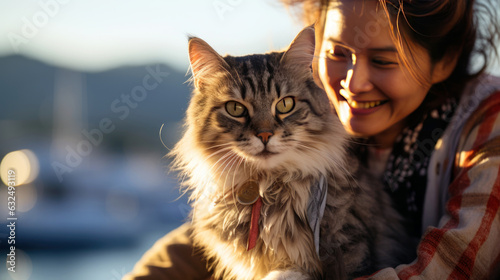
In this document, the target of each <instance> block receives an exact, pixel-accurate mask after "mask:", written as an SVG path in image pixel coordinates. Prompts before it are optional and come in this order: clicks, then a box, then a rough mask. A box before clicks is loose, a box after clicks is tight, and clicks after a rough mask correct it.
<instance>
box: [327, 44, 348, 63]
mask: <svg viewBox="0 0 500 280" xmlns="http://www.w3.org/2000/svg"><path fill="white" fill-rule="evenodd" d="M351 56H352V52H351V51H350V50H348V49H347V48H344V47H341V46H333V47H332V48H330V49H329V50H327V51H326V57H327V58H328V59H331V60H335V61H345V60H347V59H350V58H351Z"/></svg>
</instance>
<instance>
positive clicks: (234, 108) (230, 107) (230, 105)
mask: <svg viewBox="0 0 500 280" xmlns="http://www.w3.org/2000/svg"><path fill="white" fill-rule="evenodd" d="M226 112H227V113H228V114H229V115H231V116H233V117H235V118H239V117H243V115H245V113H246V112H247V108H246V107H245V106H243V104H241V103H240V102H236V101H228V102H226Z"/></svg>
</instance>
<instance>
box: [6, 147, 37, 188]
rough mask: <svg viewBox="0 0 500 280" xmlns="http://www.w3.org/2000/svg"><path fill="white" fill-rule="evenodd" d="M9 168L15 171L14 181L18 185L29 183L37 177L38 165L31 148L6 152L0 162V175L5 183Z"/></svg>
mask: <svg viewBox="0 0 500 280" xmlns="http://www.w3.org/2000/svg"><path fill="white" fill-rule="evenodd" d="M9 170H14V171H15V173H16V174H15V183H16V186H20V185H24V184H29V183H31V182H33V180H35V179H36V177H38V173H39V172H40V165H39V162H38V158H37V157H36V155H35V153H33V152H32V151H31V150H19V151H14V152H10V153H8V154H7V155H6V156H5V157H4V158H3V159H2V162H1V163H0V176H1V178H2V181H3V183H4V184H5V185H8V182H9V177H8V172H9Z"/></svg>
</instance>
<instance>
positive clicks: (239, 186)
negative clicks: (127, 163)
mask: <svg viewBox="0 0 500 280" xmlns="http://www.w3.org/2000/svg"><path fill="white" fill-rule="evenodd" d="M313 53H314V30H313V29H312V28H306V29H304V30H303V31H302V32H301V33H300V34H299V35H297V37H296V38H295V40H294V41H293V42H292V44H291V45H290V47H289V48H288V49H287V50H286V51H285V52H273V53H268V54H263V55H249V56H242V57H234V56H225V57H222V56H220V55H219V54H217V53H216V52H215V51H214V50H213V49H212V48H211V47H210V46H209V45H208V44H207V43H205V42H204V41H203V40H201V39H199V38H190V40H189V57H190V62H191V69H192V72H193V80H194V85H195V89H194V92H193V95H192V99H191V102H190V104H189V108H188V110H187V120H186V128H187V129H186V132H185V134H184V136H183V138H182V139H181V140H180V141H179V143H178V144H177V145H176V146H175V148H174V150H173V151H172V152H171V154H170V155H172V156H175V160H174V168H177V169H178V170H180V171H181V172H180V174H181V175H182V176H184V179H185V180H184V184H185V185H186V186H187V188H188V189H189V190H190V191H191V200H192V206H193V211H192V215H191V219H192V227H193V240H194V243H195V245H196V247H199V248H201V249H202V250H203V253H204V255H205V256H206V257H207V259H209V260H210V263H211V264H212V265H211V269H212V271H213V274H214V277H215V278H218V279H219V278H220V279H318V278H325V277H326V278H334V277H344V276H345V275H350V276H352V275H355V274H356V273H361V272H362V273H365V272H369V271H370V269H373V268H375V267H377V266H378V265H385V264H386V263H385V262H386V261H387V257H389V258H390V257H393V256H394V255H392V253H393V252H392V251H391V248H392V247H394V246H392V247H391V243H390V242H391V241H392V238H391V237H395V236H396V234H398V233H397V232H396V230H397V229H398V225H397V218H396V214H395V213H394V212H392V211H393V210H391V208H390V206H389V199H388V198H387V197H386V196H384V193H383V191H382V190H381V189H380V188H378V187H377V188H375V187H371V186H363V184H358V183H356V182H355V181H354V179H353V175H354V173H355V171H356V170H358V164H357V162H356V160H354V159H352V158H350V156H349V155H348V153H347V145H348V143H349V140H348V136H347V134H346V132H345V131H344V129H343V127H342V125H341V123H340V121H339V120H338V118H337V116H336V115H335V114H334V112H333V111H332V107H331V105H330V103H329V100H328V98H327V96H326V94H325V93H324V92H323V91H322V90H321V89H320V88H318V87H317V86H316V84H315V83H314V80H313V78H312V74H311V62H312V59H313ZM318 186H319V187H318ZM321 186H324V188H323V189H325V192H326V193H327V194H326V197H327V198H326V200H321V199H320V200H319V203H316V206H317V205H320V207H319V209H320V210H319V211H316V214H314V215H312V216H311V215H308V212H309V211H310V206H311V201H313V200H314V197H313V196H315V194H314V193H318V192H314V191H313V187H316V188H315V189H316V190H318V189H319V190H320V191H319V193H321V189H322V188H321ZM326 189H327V191H326ZM325 192H323V193H325ZM316 196H317V195H316ZM324 201H326V203H325V202H324ZM313 204H314V203H313ZM323 209H324V210H323ZM323 212H324V215H323V220H322V222H321V227H315V226H314V221H312V219H314V217H317V216H318V215H321V213H323ZM318 213H319V214H318ZM318 224H319V222H318ZM314 228H316V229H317V230H316V231H315V230H314ZM319 228H320V229H319ZM315 235H316V240H315ZM318 236H320V238H319V240H318ZM337 279H340V278H337Z"/></svg>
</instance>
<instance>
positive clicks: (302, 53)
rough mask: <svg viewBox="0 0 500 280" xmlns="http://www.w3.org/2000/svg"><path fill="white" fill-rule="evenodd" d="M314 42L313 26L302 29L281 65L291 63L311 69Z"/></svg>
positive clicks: (282, 59)
mask: <svg viewBox="0 0 500 280" xmlns="http://www.w3.org/2000/svg"><path fill="white" fill-rule="evenodd" d="M314 40H315V37H314V28H313V27H312V26H308V27H306V28H304V29H302V31H300V33H299V34H298V35H297V36H296V37H295V39H293V42H292V43H291V44H290V46H289V47H288V49H287V50H286V52H285V54H284V55H283V57H282V58H281V63H287V64H288V63H290V64H293V65H298V66H300V67H305V69H307V68H311V65H312V62H313V58H314Z"/></svg>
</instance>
